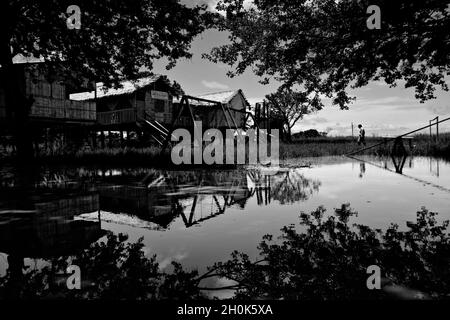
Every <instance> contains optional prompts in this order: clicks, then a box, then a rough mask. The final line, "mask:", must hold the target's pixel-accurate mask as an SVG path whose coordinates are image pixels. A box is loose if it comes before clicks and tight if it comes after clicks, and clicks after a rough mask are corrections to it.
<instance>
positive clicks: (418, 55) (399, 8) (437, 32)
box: [205, 0, 450, 108]
mask: <svg viewBox="0 0 450 320" xmlns="http://www.w3.org/2000/svg"><path fill="white" fill-rule="evenodd" d="M370 5H378V6H379V7H380V9H381V29H380V30H376V29H375V30H370V29H369V28H368V27H367V19H368V18H369V17H370V14H368V13H367V8H368V7H369V6H370ZM218 9H221V10H223V11H224V12H226V13H227V18H226V19H223V20H222V24H221V27H220V28H221V30H225V31H229V32H230V40H231V43H230V44H227V45H223V46H221V47H217V48H214V49H213V51H212V52H211V53H210V54H208V55H205V56H206V57H208V58H209V59H210V60H212V61H216V62H223V63H226V64H229V65H231V66H234V70H233V71H232V72H230V75H231V76H233V75H236V74H241V73H243V72H244V71H245V70H247V69H248V68H252V69H253V70H254V72H255V73H256V74H257V75H259V76H261V77H262V78H263V80H262V81H263V83H264V82H267V81H268V80H269V79H270V78H271V77H276V78H277V79H278V80H280V81H282V82H283V83H284V85H286V86H291V85H293V84H298V85H302V86H304V87H306V88H307V89H308V91H313V90H317V91H320V92H321V93H323V94H325V95H327V96H328V97H330V98H332V99H333V103H334V104H336V105H339V106H340V107H341V108H345V107H346V106H347V105H348V104H349V103H350V102H351V99H350V97H349V96H348V89H349V88H356V87H362V86H365V85H367V84H368V82H369V81H372V80H383V81H385V82H386V83H387V84H389V85H391V86H395V85H397V84H398V83H399V82H400V80H404V81H405V87H412V88H415V91H416V98H417V99H419V100H420V101H421V102H423V101H425V100H428V99H431V98H434V92H435V89H436V88H439V87H440V88H442V89H444V90H448V87H447V85H446V83H445V76H446V75H448V74H449V73H450V56H449V52H450V50H449V49H450V41H449V33H448V30H449V27H450V9H449V7H448V3H447V2H446V1H441V0H422V1H409V0H398V1H392V0H376V1H368V0H358V1H355V0H342V1H334V0H317V1H307V0H296V1H291V0H289V1H288V0H277V1H273V0H256V1H254V5H253V6H251V7H250V8H244V6H243V1H241V0H221V1H220V2H219V4H218Z"/></svg>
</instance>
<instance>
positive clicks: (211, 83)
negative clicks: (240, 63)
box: [202, 80, 229, 90]
mask: <svg viewBox="0 0 450 320" xmlns="http://www.w3.org/2000/svg"><path fill="white" fill-rule="evenodd" d="M202 84H203V85H204V86H205V87H207V88H208V89H217V90H226V89H228V88H229V87H228V86H227V85H226V84H223V83H220V82H217V81H207V80H202Z"/></svg>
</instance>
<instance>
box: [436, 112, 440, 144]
mask: <svg viewBox="0 0 450 320" xmlns="http://www.w3.org/2000/svg"><path fill="white" fill-rule="evenodd" d="M438 142H439V117H436V143H438Z"/></svg>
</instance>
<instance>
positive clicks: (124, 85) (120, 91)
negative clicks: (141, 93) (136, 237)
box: [69, 75, 162, 101]
mask: <svg viewBox="0 0 450 320" xmlns="http://www.w3.org/2000/svg"><path fill="white" fill-rule="evenodd" d="M161 77H162V76H161V75H154V76H151V77H145V78H140V79H137V80H135V81H123V82H121V83H120V84H121V87H120V88H117V89H116V88H106V87H104V86H103V83H97V98H98V99H99V98H104V97H110V96H120V95H124V94H130V93H133V92H135V91H136V90H139V89H141V88H144V87H146V86H148V85H151V84H152V83H154V82H156V81H157V80H159V79H160V78H161ZM69 99H70V100H76V101H83V100H93V99H95V92H94V91H89V92H80V93H73V94H71V95H70V96H69Z"/></svg>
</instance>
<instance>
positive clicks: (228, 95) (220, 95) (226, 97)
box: [198, 90, 239, 104]
mask: <svg viewBox="0 0 450 320" xmlns="http://www.w3.org/2000/svg"><path fill="white" fill-rule="evenodd" d="M238 93H239V90H235V91H223V92H215V93H208V94H203V95H201V96H198V97H199V98H202V99H208V100H213V101H217V102H220V103H224V104H226V103H229V102H230V101H231V100H232V99H233V98H234V97H235V96H236V95H237V94H238Z"/></svg>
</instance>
